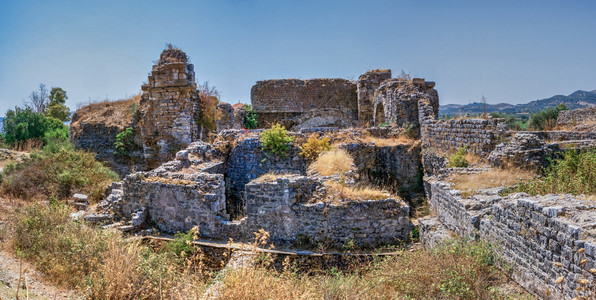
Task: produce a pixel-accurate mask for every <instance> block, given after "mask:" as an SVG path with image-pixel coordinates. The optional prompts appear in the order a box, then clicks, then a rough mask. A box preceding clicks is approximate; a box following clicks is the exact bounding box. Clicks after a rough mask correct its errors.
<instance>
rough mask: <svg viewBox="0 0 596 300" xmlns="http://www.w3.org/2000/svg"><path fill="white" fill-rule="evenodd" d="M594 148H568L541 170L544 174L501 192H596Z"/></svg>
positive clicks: (586, 193)
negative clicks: (562, 154) (581, 149)
mask: <svg viewBox="0 0 596 300" xmlns="http://www.w3.org/2000/svg"><path fill="white" fill-rule="evenodd" d="M594 170H596V149H592V150H583V151H578V150H568V151H566V152H565V154H564V156H563V157H562V158H559V159H555V160H554V161H552V162H551V164H550V165H549V167H547V168H546V169H545V170H543V173H544V176H542V177H541V178H536V179H533V180H531V181H529V182H522V183H520V184H518V185H517V186H515V187H513V188H510V189H507V190H505V191H504V192H503V194H510V193H515V192H524V193H528V194H530V195H545V194H562V193H571V194H574V195H580V194H584V195H594V194H596V172H595V171H594Z"/></svg>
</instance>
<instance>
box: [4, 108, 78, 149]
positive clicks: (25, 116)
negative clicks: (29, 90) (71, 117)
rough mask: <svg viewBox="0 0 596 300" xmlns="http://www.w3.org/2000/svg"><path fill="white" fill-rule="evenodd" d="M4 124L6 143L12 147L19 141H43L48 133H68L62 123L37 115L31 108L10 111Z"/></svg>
mask: <svg viewBox="0 0 596 300" xmlns="http://www.w3.org/2000/svg"><path fill="white" fill-rule="evenodd" d="M2 122H3V131H4V138H5V141H6V143H8V144H9V145H11V146H14V144H15V143H17V142H19V141H26V140H30V139H43V138H44V137H45V135H46V133H47V132H51V131H55V130H62V131H64V130H66V131H68V127H67V126H66V125H64V123H63V122H62V121H60V120H58V119H55V118H52V117H46V116H44V115H43V114H41V113H36V112H34V111H33V110H32V109H31V108H29V107H27V108H20V107H15V109H14V110H12V109H10V110H8V112H6V117H5V118H4V120H3V121H2Z"/></svg>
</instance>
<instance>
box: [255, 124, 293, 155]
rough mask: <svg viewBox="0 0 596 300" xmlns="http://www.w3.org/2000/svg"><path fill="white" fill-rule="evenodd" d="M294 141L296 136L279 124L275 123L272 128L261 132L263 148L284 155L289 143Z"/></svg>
mask: <svg viewBox="0 0 596 300" xmlns="http://www.w3.org/2000/svg"><path fill="white" fill-rule="evenodd" d="M293 141H294V137H293V136H289V135H288V131H287V130H286V128H285V127H284V126H281V125H279V124H273V126H271V128H270V129H267V130H264V131H263V132H261V145H262V146H263V150H265V151H267V152H271V153H273V154H275V155H279V156H282V157H283V156H285V155H286V151H288V144H289V143H291V142H293Z"/></svg>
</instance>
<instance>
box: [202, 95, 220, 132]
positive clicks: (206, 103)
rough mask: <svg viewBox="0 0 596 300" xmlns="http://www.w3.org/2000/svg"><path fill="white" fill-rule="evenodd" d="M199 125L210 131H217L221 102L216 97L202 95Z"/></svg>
mask: <svg viewBox="0 0 596 300" xmlns="http://www.w3.org/2000/svg"><path fill="white" fill-rule="evenodd" d="M199 104H200V105H199V111H198V116H197V123H198V125H199V126H202V127H204V128H206V129H207V130H209V131H215V130H217V120H219V119H220V118H221V112H220V111H219V110H218V109H217V105H218V104H219V100H218V99H217V97H215V96H208V95H201V98H200V103H199Z"/></svg>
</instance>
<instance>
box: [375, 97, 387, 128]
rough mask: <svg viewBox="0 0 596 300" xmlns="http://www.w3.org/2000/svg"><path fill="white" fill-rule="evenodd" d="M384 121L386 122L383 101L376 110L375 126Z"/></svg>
mask: <svg viewBox="0 0 596 300" xmlns="http://www.w3.org/2000/svg"><path fill="white" fill-rule="evenodd" d="M383 123H385V107H383V103H379V104H377V109H376V110H375V126H379V125H381V124H383Z"/></svg>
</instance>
